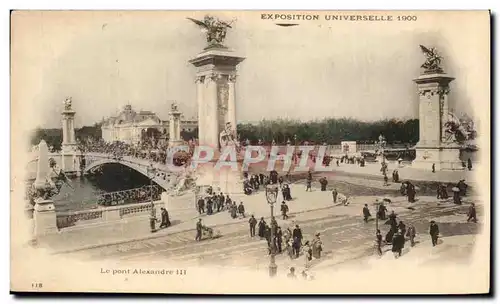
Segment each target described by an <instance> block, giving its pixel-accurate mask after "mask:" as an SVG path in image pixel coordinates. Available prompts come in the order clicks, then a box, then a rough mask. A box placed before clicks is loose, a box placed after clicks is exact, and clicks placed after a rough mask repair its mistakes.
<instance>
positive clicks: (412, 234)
mask: <svg viewBox="0 0 500 304" xmlns="http://www.w3.org/2000/svg"><path fill="white" fill-rule="evenodd" d="M416 235H417V231H416V229H415V226H413V225H412V224H409V225H408V231H406V236H407V237H408V238H409V239H410V244H411V247H413V246H415V236H416Z"/></svg>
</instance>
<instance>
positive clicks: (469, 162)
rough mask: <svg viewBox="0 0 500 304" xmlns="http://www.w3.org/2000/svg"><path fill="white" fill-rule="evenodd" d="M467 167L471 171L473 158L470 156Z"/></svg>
mask: <svg viewBox="0 0 500 304" xmlns="http://www.w3.org/2000/svg"><path fill="white" fill-rule="evenodd" d="M467 169H469V171H471V170H472V160H471V159H470V158H468V159H467Z"/></svg>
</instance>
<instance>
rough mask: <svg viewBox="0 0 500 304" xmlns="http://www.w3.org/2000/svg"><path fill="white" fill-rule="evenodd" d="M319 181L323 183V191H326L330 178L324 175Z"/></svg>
mask: <svg viewBox="0 0 500 304" xmlns="http://www.w3.org/2000/svg"><path fill="white" fill-rule="evenodd" d="M319 183H320V184H321V191H326V186H327V185H328V180H327V179H326V177H322V178H321V179H320V180H319Z"/></svg>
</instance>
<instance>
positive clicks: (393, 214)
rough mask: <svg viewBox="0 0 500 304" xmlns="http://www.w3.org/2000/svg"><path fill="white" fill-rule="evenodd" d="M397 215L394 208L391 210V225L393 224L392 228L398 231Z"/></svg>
mask: <svg viewBox="0 0 500 304" xmlns="http://www.w3.org/2000/svg"><path fill="white" fill-rule="evenodd" d="M396 218H397V215H396V213H394V210H392V211H391V214H389V221H388V222H389V225H391V229H392V230H394V232H396V228H397V226H398V223H397V221H396Z"/></svg>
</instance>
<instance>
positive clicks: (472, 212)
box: [467, 203, 477, 223]
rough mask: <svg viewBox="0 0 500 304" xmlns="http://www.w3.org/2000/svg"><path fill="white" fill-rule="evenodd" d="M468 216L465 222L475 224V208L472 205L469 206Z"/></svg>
mask: <svg viewBox="0 0 500 304" xmlns="http://www.w3.org/2000/svg"><path fill="white" fill-rule="evenodd" d="M468 216H469V217H468V218H467V222H469V221H471V220H472V221H473V222H474V223H477V218H476V206H475V205H474V203H472V204H470V207H469V212H468Z"/></svg>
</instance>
